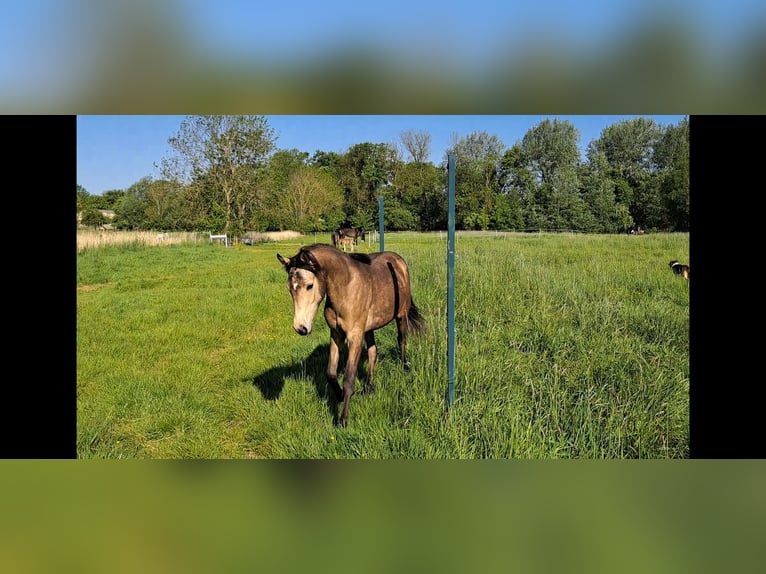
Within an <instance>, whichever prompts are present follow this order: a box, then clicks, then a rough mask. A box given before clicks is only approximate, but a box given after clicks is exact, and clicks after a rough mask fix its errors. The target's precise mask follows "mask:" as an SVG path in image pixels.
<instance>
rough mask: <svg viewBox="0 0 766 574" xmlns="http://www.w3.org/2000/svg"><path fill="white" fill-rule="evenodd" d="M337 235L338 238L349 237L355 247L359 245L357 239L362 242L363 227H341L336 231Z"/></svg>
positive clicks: (363, 235)
mask: <svg viewBox="0 0 766 574" xmlns="http://www.w3.org/2000/svg"><path fill="white" fill-rule="evenodd" d="M338 234H339V235H340V237H341V238H342V237H349V238H351V239H352V240H353V242H354V245H357V244H358V243H359V239H361V240H362V241H364V238H365V233H364V227H355V228H350V227H343V228H340V229H338Z"/></svg>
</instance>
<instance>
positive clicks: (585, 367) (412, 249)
mask: <svg viewBox="0 0 766 574" xmlns="http://www.w3.org/2000/svg"><path fill="white" fill-rule="evenodd" d="M315 240H318V241H320V242H323V243H328V244H329V243H331V239H330V235H329V233H328V234H319V236H318V237H315V236H313V235H311V236H305V237H302V238H298V239H295V238H293V239H287V240H283V241H275V242H267V243H260V244H256V245H253V246H243V245H236V246H234V247H232V248H226V247H223V246H221V245H210V244H209V243H206V242H186V243H185V242H180V243H171V242H167V243H166V244H160V245H157V246H152V245H144V244H137V243H131V244H128V245H125V246H120V245H108V246H105V247H99V248H90V249H84V250H80V251H78V255H77V381H76V383H77V426H78V428H77V451H78V456H79V457H80V458H162V459H166V458H171V459H176V458H212V459H221V458H266V459H273V458H280V459H282V458H289V459H292V458H311V459H336V458H340V459H348V458H351V459H392V458H393V459H400V458H406V459H418V458H424V459H482V458H532V459H559V458H598V459H601V458H607V459H611V458H686V457H688V456H689V283H687V282H686V281H684V280H683V279H681V278H679V277H677V276H676V275H674V274H673V273H672V271H671V270H670V269H669V267H668V262H669V261H671V260H673V259H678V260H679V261H683V262H685V263H688V262H689V235H688V234H647V235H642V236H629V235H578V234H515V233H494V232H493V233H487V234H476V233H471V234H468V233H466V234H462V233H460V232H458V238H457V242H456V267H455V274H456V282H455V293H456V304H455V324H456V353H455V356H456V374H455V397H456V400H455V404H454V405H452V407H451V408H449V409H447V408H446V400H445V394H446V389H447V358H446V349H447V316H446V283H447V269H446V260H447V254H446V250H447V248H446V234H445V233H442V234H438V233H437V234H418V233H387V234H386V236H385V245H386V249H387V250H390V251H396V252H397V253H399V254H401V255H402V256H403V257H404V258H405V260H406V261H407V262H408V264H409V266H410V273H411V279H412V292H413V297H414V301H415V303H416V304H417V306H418V307H419V309H420V312H421V314H422V315H423V317H424V319H425V321H426V325H427V330H426V333H425V334H424V335H422V336H420V337H410V338H409V340H408V354H409V359H410V362H411V365H412V368H411V370H410V371H409V372H405V371H404V370H403V369H402V368H401V363H400V361H399V356H398V349H397V341H396V326H395V325H394V324H390V325H388V326H387V327H384V328H383V329H381V330H379V331H377V332H376V340H377V344H378V366H377V370H376V372H375V379H376V385H375V386H376V390H375V392H374V393H372V394H361V393H359V392H357V394H355V395H354V397H353V398H352V400H351V405H352V406H351V409H352V410H351V417H350V419H349V424H348V427H346V428H341V427H338V426H336V425H334V424H333V415H334V413H336V412H337V410H336V409H337V405H336V403H335V401H334V399H332V398H331V395H332V394H331V393H330V392H328V388H327V386H326V383H325V368H326V365H327V359H328V353H329V328H328V327H327V325H326V323H325V321H324V318H323V315H322V313H321V311H320V313H318V314H317V316H316V318H315V319H314V329H313V332H312V333H311V334H310V335H308V336H306V337H300V336H298V335H297V334H296V333H295V332H294V331H293V328H292V320H293V316H292V314H293V307H292V301H291V299H290V295H289V293H288V291H287V288H286V273H285V270H284V268H283V267H282V265H281V264H280V263H279V261H277V257H276V254H277V253H280V254H282V255H283V256H292V255H295V253H297V251H298V249H299V248H300V246H301V245H307V244H311V243H314V242H315ZM377 249H378V246H377V245H372V246H367V245H362V244H360V245H359V246H357V251H362V252H369V251H377ZM344 361H345V350H343V351H342V352H341V364H340V370H339V373H342V372H343V369H344ZM365 374H366V361H364V360H363V362H362V363H361V364H360V366H359V373H358V377H359V380H358V381H357V384H356V388H357V391H359V390H360V389H361V386H362V381H363V379H364V376H365Z"/></svg>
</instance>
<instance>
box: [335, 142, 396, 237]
mask: <svg viewBox="0 0 766 574" xmlns="http://www.w3.org/2000/svg"><path fill="white" fill-rule="evenodd" d="M338 167H339V169H338V183H339V184H340V186H341V188H342V189H343V193H344V204H343V211H344V212H345V214H346V219H347V221H348V222H350V223H351V224H353V225H355V226H363V227H366V228H368V229H369V228H371V227H372V226H373V225H374V222H375V221H376V220H377V218H376V214H377V212H378V195H380V194H383V195H384V196H385V195H386V190H387V189H388V187H389V186H390V185H391V183H392V182H393V181H394V179H395V173H396V171H397V169H398V167H399V160H398V157H397V152H396V149H395V148H394V147H392V146H391V145H389V144H384V143H378V144H373V143H369V142H365V143H361V144H355V145H353V146H351V147H350V148H349V149H348V151H347V152H346V153H345V154H343V156H341V159H340V164H339V166H338Z"/></svg>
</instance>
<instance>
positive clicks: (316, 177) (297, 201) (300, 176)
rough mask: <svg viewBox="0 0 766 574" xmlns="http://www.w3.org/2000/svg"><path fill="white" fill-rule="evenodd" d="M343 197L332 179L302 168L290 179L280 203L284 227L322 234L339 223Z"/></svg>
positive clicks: (308, 168) (316, 170) (310, 169)
mask: <svg viewBox="0 0 766 574" xmlns="http://www.w3.org/2000/svg"><path fill="white" fill-rule="evenodd" d="M342 203H343V196H342V194H341V191H340V188H339V186H338V185H337V184H336V183H335V181H334V180H333V178H332V176H330V175H329V174H327V173H324V172H322V171H320V170H319V169H317V168H315V167H309V166H301V167H299V168H298V169H296V170H295V171H294V172H293V173H292V174H291V175H290V180H289V182H288V185H287V189H286V193H285V196H284V202H283V206H284V207H283V211H284V218H283V221H284V222H285V224H286V226H287V227H288V228H290V229H296V230H298V231H302V232H306V231H321V230H323V229H327V228H328V227H329V226H334V225H335V224H336V222H337V221H338V219H339V216H340V209H341V206H342Z"/></svg>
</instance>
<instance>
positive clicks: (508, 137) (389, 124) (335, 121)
mask: <svg viewBox="0 0 766 574" xmlns="http://www.w3.org/2000/svg"><path fill="white" fill-rule="evenodd" d="M185 117H186V116H139V115H123V116H78V118H77V183H78V184H79V185H82V186H83V187H84V188H85V189H86V190H87V191H88V193H90V194H92V195H94V194H102V193H103V192H105V191H109V190H113V189H127V188H128V187H130V186H131V185H133V184H134V183H136V182H137V181H138V180H139V179H141V178H142V177H146V176H150V177H152V178H155V179H158V178H159V177H160V173H159V170H158V169H157V168H156V166H159V165H160V164H161V162H162V159H163V158H167V157H171V156H172V155H174V151H173V150H172V149H171V148H170V146H169V145H168V144H167V141H168V138H170V137H172V136H174V135H176V134H177V133H178V131H179V128H180V126H181V122H182V121H183V119H184V118H185ZM265 117H266V120H267V122H268V124H269V126H270V127H271V128H273V129H274V131H275V133H276V137H277V141H276V145H277V148H278V149H293V148H295V149H298V150H300V151H305V152H308V153H309V154H313V153H314V152H315V151H317V150H322V151H332V152H337V153H344V152H345V151H346V150H348V148H349V147H350V146H352V145H354V144H358V143H365V142H370V143H388V144H396V145H399V146H400V148H401V139H400V136H401V134H402V132H404V131H406V130H415V131H425V132H428V133H429V134H430V135H431V161H432V162H433V163H434V164H437V165H438V164H439V163H440V162H441V161H442V159H443V158H444V154H445V153H446V151H447V148H448V147H449V146H450V145H451V143H452V138H453V135H455V136H457V137H464V136H467V135H468V134H470V133H471V132H474V131H485V132H487V133H489V134H490V135H496V136H497V137H499V138H500V139H501V140H502V142H503V143H504V144H505V145H506V147H511V146H512V145H513V144H515V143H517V142H519V141H520V140H521V139H522V138H523V137H524V134H526V132H527V131H528V130H529V129H530V128H532V127H534V126H535V125H537V124H538V123H540V122H541V121H542V120H544V119H546V118H551V119H554V118H555V119H560V120H568V121H570V122H571V123H572V124H573V125H574V126H575V127H576V128H577V129H578V131H579V132H580V142H579V143H580V148H581V150H584V149H585V148H586V147H587V145H588V143H590V142H591V141H592V140H594V139H596V138H598V137H599V136H600V135H601V132H602V130H603V129H604V128H605V127H606V126H608V125H611V124H614V123H617V122H619V121H622V120H626V119H631V118H635V117H639V116H635V115H620V116H615V115H605V116H566V115H540V116H493V115H485V116H473V115H466V116H457V115H449V116H437V115H424V116H415V115H378V116H364V115H357V116H329V115H320V116H308V115H305V116H302V115H296V116H288V115H267V116H265ZM642 117H647V118H652V119H654V120H655V121H656V122H657V123H658V124H660V125H668V124H677V123H678V122H679V121H680V120H681V119H682V118H683V117H684V116H681V115H668V116H658V115H647V116H642ZM405 158H406V155H405Z"/></svg>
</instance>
